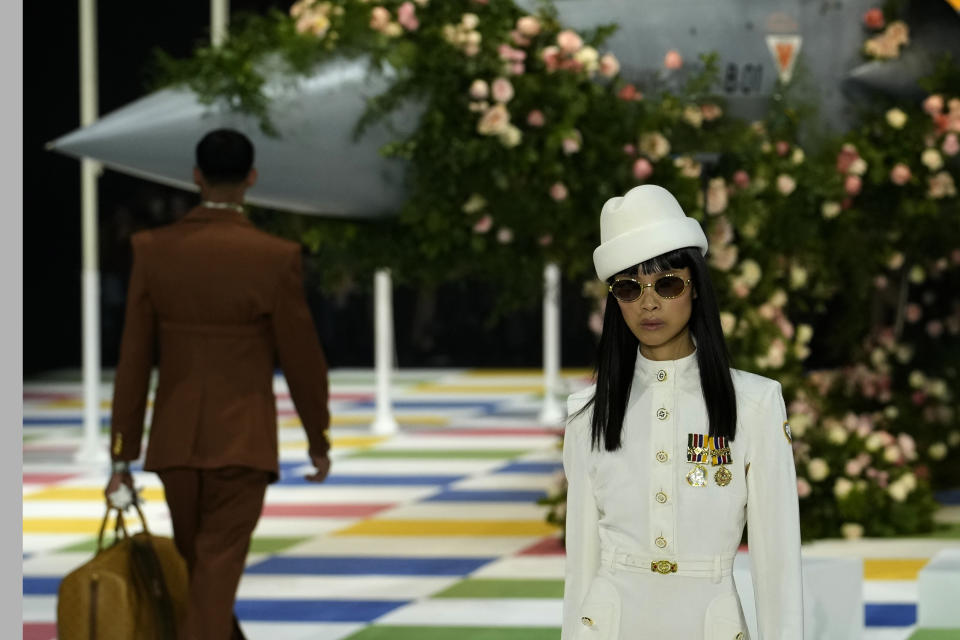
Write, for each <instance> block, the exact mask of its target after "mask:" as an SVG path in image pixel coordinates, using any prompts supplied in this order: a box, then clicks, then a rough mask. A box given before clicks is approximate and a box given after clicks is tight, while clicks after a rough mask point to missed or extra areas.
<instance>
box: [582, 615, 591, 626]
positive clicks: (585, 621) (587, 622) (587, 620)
mask: <svg viewBox="0 0 960 640" xmlns="http://www.w3.org/2000/svg"><path fill="white" fill-rule="evenodd" d="M580 624H582V625H583V626H585V627H592V626H593V620H591V619H590V618H588V617H587V616H583V617H582V618H580Z"/></svg>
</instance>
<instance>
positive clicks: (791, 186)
mask: <svg viewBox="0 0 960 640" xmlns="http://www.w3.org/2000/svg"><path fill="white" fill-rule="evenodd" d="M796 188H797V181H796V180H794V179H793V177H792V176H789V175H787V174H785V173H781V174H780V175H778V176H777V191H779V192H780V193H782V194H783V195H785V196H788V195H790V194H791V193H793V192H794V190H795V189H796Z"/></svg>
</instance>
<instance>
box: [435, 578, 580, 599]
mask: <svg viewBox="0 0 960 640" xmlns="http://www.w3.org/2000/svg"><path fill="white" fill-rule="evenodd" d="M431 598H552V599H557V598H563V580H493V579H484V578H475V579H469V580H464V581H463V582H458V583H457V584H455V585H453V586H452V587H450V588H448V589H445V590H443V591H441V592H440V593H438V594H436V595H433V596H431Z"/></svg>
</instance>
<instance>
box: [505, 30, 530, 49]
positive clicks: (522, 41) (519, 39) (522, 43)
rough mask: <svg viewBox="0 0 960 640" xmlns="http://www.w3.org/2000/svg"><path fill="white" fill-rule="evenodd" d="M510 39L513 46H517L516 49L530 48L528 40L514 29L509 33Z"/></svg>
mask: <svg viewBox="0 0 960 640" xmlns="http://www.w3.org/2000/svg"><path fill="white" fill-rule="evenodd" d="M510 39H511V40H513V44H515V45H517V46H518V47H529V46H530V38H528V37H526V36H525V35H523V34H522V33H520V32H519V31H517V30H516V29H514V30H513V31H511V32H510Z"/></svg>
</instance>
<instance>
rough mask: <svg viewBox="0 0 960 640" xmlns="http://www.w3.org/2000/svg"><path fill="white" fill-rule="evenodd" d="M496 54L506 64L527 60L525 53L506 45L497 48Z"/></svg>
mask: <svg viewBox="0 0 960 640" xmlns="http://www.w3.org/2000/svg"><path fill="white" fill-rule="evenodd" d="M497 53H499V54H500V59H501V60H505V61H507V62H523V61H524V60H526V59H527V52H526V51H524V50H522V49H514V48H513V47H511V46H510V45H508V44H501V45H500V46H499V47H497Z"/></svg>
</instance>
